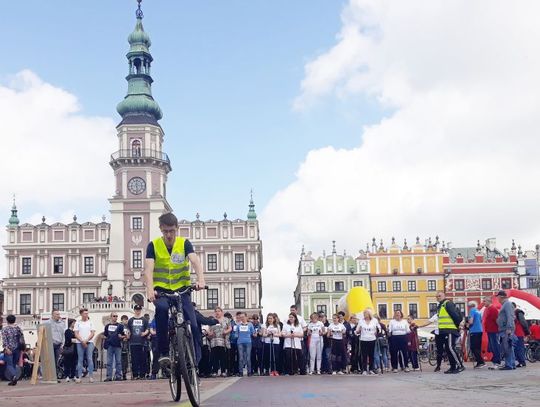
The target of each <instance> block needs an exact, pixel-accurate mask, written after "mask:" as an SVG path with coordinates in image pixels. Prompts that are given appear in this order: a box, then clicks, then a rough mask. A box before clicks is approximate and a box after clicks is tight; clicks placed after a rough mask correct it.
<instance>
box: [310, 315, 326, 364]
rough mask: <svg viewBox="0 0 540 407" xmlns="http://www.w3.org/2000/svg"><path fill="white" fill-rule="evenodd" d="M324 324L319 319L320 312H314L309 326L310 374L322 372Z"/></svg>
mask: <svg viewBox="0 0 540 407" xmlns="http://www.w3.org/2000/svg"><path fill="white" fill-rule="evenodd" d="M324 329H325V328H324V325H323V323H322V322H321V321H319V314H317V313H316V312H314V313H313V314H311V316H310V322H309V324H308V326H307V334H308V338H309V374H313V373H315V374H321V365H322V349H323V339H322V338H323V335H324Z"/></svg>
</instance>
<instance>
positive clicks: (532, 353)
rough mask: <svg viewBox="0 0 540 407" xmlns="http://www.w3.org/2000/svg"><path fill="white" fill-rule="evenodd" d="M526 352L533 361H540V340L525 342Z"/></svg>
mask: <svg viewBox="0 0 540 407" xmlns="http://www.w3.org/2000/svg"><path fill="white" fill-rule="evenodd" d="M525 349H526V351H525V354H526V355H527V360H528V361H529V362H531V363H534V362H537V361H540V341H534V340H531V341H529V342H527V343H526V344H525Z"/></svg>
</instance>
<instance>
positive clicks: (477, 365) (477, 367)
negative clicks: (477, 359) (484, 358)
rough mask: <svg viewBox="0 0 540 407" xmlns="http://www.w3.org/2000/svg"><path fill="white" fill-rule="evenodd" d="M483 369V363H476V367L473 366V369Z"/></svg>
mask: <svg viewBox="0 0 540 407" xmlns="http://www.w3.org/2000/svg"><path fill="white" fill-rule="evenodd" d="M483 367H486V364H485V363H477V364H476V365H474V368H475V369H482V368H483Z"/></svg>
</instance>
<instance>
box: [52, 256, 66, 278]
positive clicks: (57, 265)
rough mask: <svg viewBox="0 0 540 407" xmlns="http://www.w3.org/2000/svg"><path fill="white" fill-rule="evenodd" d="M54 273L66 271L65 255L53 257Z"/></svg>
mask: <svg viewBox="0 0 540 407" xmlns="http://www.w3.org/2000/svg"><path fill="white" fill-rule="evenodd" d="M53 273H54V274H63V273H64V258H63V257H53Z"/></svg>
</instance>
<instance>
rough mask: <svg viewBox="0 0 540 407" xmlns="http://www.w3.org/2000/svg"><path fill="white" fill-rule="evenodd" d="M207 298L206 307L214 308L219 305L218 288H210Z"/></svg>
mask: <svg viewBox="0 0 540 407" xmlns="http://www.w3.org/2000/svg"><path fill="white" fill-rule="evenodd" d="M206 293H207V294H206V295H207V299H206V308H208V309H214V308H216V307H217V306H218V305H219V301H218V289H217V288H209V289H208V291H207V292H206Z"/></svg>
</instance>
